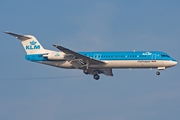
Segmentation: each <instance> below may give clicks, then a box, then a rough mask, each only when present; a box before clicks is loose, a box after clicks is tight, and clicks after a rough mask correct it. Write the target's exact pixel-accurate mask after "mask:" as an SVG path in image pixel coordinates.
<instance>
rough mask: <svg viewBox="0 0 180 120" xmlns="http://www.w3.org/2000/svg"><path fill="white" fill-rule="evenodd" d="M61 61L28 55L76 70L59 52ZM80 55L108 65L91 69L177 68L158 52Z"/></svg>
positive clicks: (36, 60)
mask: <svg viewBox="0 0 180 120" xmlns="http://www.w3.org/2000/svg"><path fill="white" fill-rule="evenodd" d="M57 53H58V54H59V56H62V57H61V59H51V60H49V59H48V58H46V57H43V54H33V55H26V59H27V60H30V61H34V62H39V63H42V64H47V65H52V66H55V67H60V68H74V67H73V66H72V64H70V63H69V62H68V61H66V60H65V59H64V55H65V54H63V53H62V52H57ZM79 54H81V55H84V56H87V57H90V58H92V59H96V60H100V61H103V62H105V63H106V64H100V65H89V68H130V69H131V68H150V69H151V68H159V69H161V68H162V69H166V68H168V67H172V66H175V65H176V64H177V62H176V60H175V59H173V58H171V57H170V56H169V55H167V54H166V53H164V52H158V51H150V52H146V51H137V52H136V51H134V52H130V51H129V52H79Z"/></svg>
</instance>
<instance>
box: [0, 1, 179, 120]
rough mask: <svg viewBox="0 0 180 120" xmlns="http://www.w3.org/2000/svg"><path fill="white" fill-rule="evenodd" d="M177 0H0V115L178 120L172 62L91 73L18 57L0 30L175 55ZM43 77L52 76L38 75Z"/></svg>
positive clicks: (37, 119) (46, 43)
mask: <svg viewBox="0 0 180 120" xmlns="http://www.w3.org/2000/svg"><path fill="white" fill-rule="evenodd" d="M179 6H180V1H178V0H137V1H134V0H128V1H127V0H111V1H107V0H91V1H87V0H76V1H75V0H54V1H48V0H43V1H40V0H39V1H37V0H31V1H29V0H28V1H27V0H16V1H7V0H1V4H0V31H2V33H0V39H1V43H2V44H1V51H0V54H1V60H0V61H1V68H0V70H1V77H0V119H1V120H12V119H13V120H24V119H26V120H32V119H33V120H41V119H43V120H50V119H51V120H59V119H63V120H72V119H73V120H80V119H83V120H92V119H96V120H97V119H98V120H110V119H111V120H132V119H133V120H141V119H146V120H152V119H153V120H170V119H173V120H179V119H180V114H179V111H180V102H179V101H180V94H179V92H180V87H179V86H180V81H179V78H180V76H179V71H180V69H179V65H177V66H176V67H173V68H171V69H167V70H165V71H162V72H161V75H160V76H156V75H155V72H156V70H151V71H150V70H113V72H114V77H107V76H103V75H101V79H100V80H99V81H95V80H94V79H93V78H92V76H89V75H84V74H83V73H82V71H80V70H65V69H59V68H54V67H50V66H45V65H41V64H37V63H32V62H29V61H26V60H25V59H24V55H25V51H24V49H23V47H22V45H21V43H20V42H19V41H18V40H16V39H15V38H13V37H11V36H8V35H6V34H4V33H3V31H12V32H15V33H19V34H32V35H34V36H36V38H37V39H38V40H39V42H40V43H41V44H42V45H43V47H44V48H47V49H52V50H57V49H56V48H54V47H53V46H52V44H60V45H62V46H65V47H68V48H70V49H72V50H74V51H123V50H158V51H164V52H166V53H168V54H169V55H170V56H171V57H173V58H175V59H176V60H177V61H180V56H179V54H178V53H179V51H180V47H179V45H180V42H179V39H180V34H179V32H180V22H179V21H180V15H179V13H180V7H179ZM67 76H70V77H69V78H64V77H67ZM72 76H76V77H72ZM46 77H59V78H58V79H54V78H52V79H38V78H46ZM18 78H37V79H30V80H28V79H21V80H20V79H18Z"/></svg>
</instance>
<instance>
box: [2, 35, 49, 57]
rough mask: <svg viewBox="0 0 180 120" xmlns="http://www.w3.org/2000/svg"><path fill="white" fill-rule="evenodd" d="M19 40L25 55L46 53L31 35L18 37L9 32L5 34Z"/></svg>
mask: <svg viewBox="0 0 180 120" xmlns="http://www.w3.org/2000/svg"><path fill="white" fill-rule="evenodd" d="M5 33H6V34H9V35H12V36H14V37H16V38H17V39H19V40H20V41H21V43H22V45H23V47H24V49H25V51H26V53H27V54H43V53H46V52H47V51H46V50H45V49H44V48H43V47H42V46H41V44H40V43H39V42H38V40H37V39H36V38H35V37H34V36H32V35H18V34H15V33H11V32H5Z"/></svg>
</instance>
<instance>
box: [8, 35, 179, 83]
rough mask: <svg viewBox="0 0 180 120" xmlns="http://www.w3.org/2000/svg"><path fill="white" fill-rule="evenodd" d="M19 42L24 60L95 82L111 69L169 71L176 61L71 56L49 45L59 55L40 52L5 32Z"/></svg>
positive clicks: (148, 54)
mask: <svg viewBox="0 0 180 120" xmlns="http://www.w3.org/2000/svg"><path fill="white" fill-rule="evenodd" d="M5 33H6V34H9V35H12V36H14V37H16V38H17V39H19V40H20V41H21V43H22V45H23V47H24V49H25V51H26V53H27V54H26V56H25V58H26V60H29V61H32V62H37V63H41V64H46V65H50V66H54V67H59V68H67V69H80V70H83V72H84V73H85V74H90V75H93V77H94V79H95V80H99V78H100V76H99V74H104V75H107V76H113V72H112V69H118V68H119V69H122V68H128V69H134V68H147V69H150V70H151V69H154V68H155V69H158V71H157V72H156V74H157V75H160V72H159V71H160V70H165V69H166V68H170V67H173V66H175V65H176V64H177V61H176V60H175V59H173V58H171V57H170V56H169V55H168V54H166V53H165V52H159V51H121V52H75V51H72V50H70V49H67V48H65V47H62V46H60V45H53V46H54V47H56V48H57V49H59V50H60V51H61V52H57V51H52V50H47V49H44V48H43V47H42V46H41V44H40V43H39V42H38V40H37V39H36V38H35V37H34V36H32V35H18V34H15V33H11V32H5Z"/></svg>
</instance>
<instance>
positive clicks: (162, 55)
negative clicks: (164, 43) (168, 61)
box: [161, 54, 170, 57]
mask: <svg viewBox="0 0 180 120" xmlns="http://www.w3.org/2000/svg"><path fill="white" fill-rule="evenodd" d="M161 57H170V56H169V55H164V54H161Z"/></svg>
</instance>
